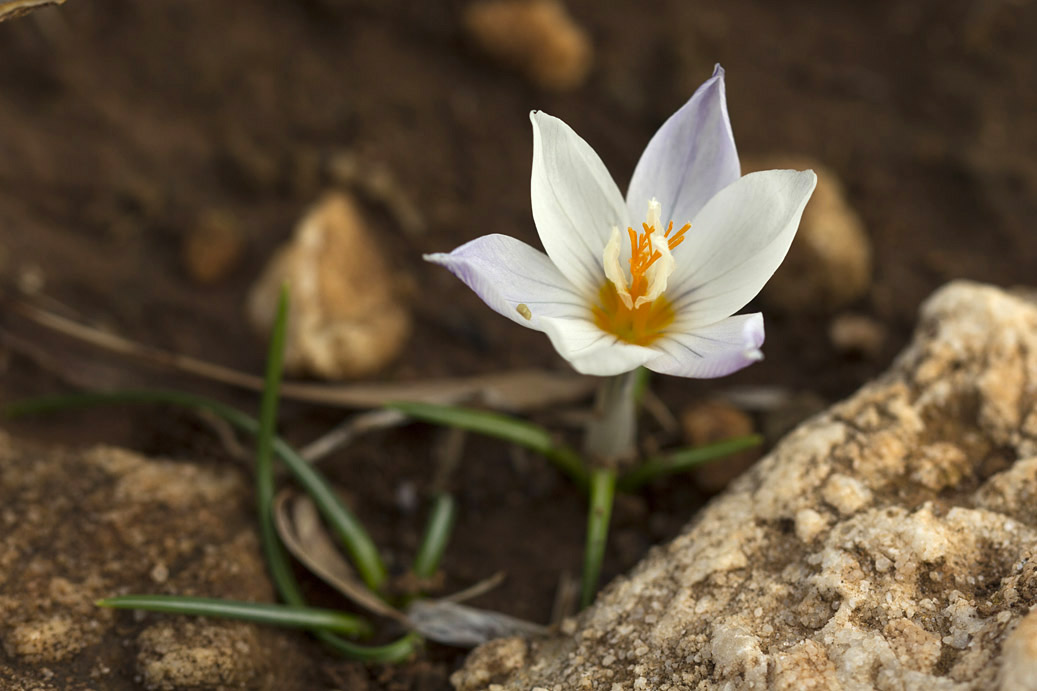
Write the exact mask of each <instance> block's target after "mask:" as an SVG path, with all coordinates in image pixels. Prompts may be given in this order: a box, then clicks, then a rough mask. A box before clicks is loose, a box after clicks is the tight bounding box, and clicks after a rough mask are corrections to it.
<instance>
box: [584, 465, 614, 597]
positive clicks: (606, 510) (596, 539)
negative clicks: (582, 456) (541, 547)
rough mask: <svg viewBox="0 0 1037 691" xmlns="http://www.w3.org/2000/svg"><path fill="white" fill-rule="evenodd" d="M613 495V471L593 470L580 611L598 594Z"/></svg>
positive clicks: (608, 469) (606, 469) (604, 469)
mask: <svg viewBox="0 0 1037 691" xmlns="http://www.w3.org/2000/svg"><path fill="white" fill-rule="evenodd" d="M615 494H616V471H615V470H614V469H612V468H595V469H594V470H592V471H591V483H590V509H589V510H588V512H587V544H586V547H585V548H584V552H583V582H582V585H581V588H580V607H581V608H584V607H587V606H589V605H590V603H591V602H593V600H594V594H595V593H596V592H597V590H598V577H599V576H600V575H601V563H602V561H603V560H604V558H605V544H606V543H607V542H608V534H609V520H610V518H611V517H612V500H613V498H614V497H615Z"/></svg>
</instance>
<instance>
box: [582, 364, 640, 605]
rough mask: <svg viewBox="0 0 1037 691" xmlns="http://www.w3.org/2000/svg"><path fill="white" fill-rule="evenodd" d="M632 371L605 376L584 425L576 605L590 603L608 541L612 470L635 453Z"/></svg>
mask: <svg viewBox="0 0 1037 691" xmlns="http://www.w3.org/2000/svg"><path fill="white" fill-rule="evenodd" d="M637 380H638V373H637V370H634V371H633V372H627V373H626V374H620V375H618V376H615V377H611V378H609V379H606V380H604V381H603V382H602V384H601V388H600V389H599V390H598V399H597V401H596V404H595V409H594V417H593V419H592V420H591V422H590V424H588V425H587V433H586V436H585V437H584V453H585V454H586V457H587V461H588V462H589V464H590V506H589V507H588V510H587V542H586V546H585V547H584V553H583V581H582V586H581V589H580V606H581V607H587V606H588V605H590V603H591V602H592V601H593V600H594V594H595V593H596V592H597V590H598V578H599V576H600V575H601V563H602V561H603V560H604V558H605V545H606V544H607V543H608V534H609V520H610V518H611V517H612V502H613V500H614V498H615V496H616V475H617V469H618V467H619V466H620V465H621V464H622V463H623V462H625V461H630V460H632V459H633V457H634V455H635V453H636V450H637V401H636V394H637V386H636V384H637Z"/></svg>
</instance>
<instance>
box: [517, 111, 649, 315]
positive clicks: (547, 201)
mask: <svg viewBox="0 0 1037 691" xmlns="http://www.w3.org/2000/svg"><path fill="white" fill-rule="evenodd" d="M529 119H530V120H531V121H532V122H533V174H532V178H531V181H530V198H531V201H532V205H533V221H534V223H536V227H537V232H538V233H540V241H541V242H542V243H544V249H545V250H547V254H548V256H549V257H551V261H553V262H554V263H555V266H557V267H558V269H559V271H561V272H562V274H563V275H564V276H565V277H566V278H568V279H569V281H570V282H571V283H573V284H574V285H576V286H577V287H578V288H580V289H581V290H583V291H584V292H585V293H586V294H587V295H591V296H593V295H597V292H598V290H599V289H600V288H601V284H602V282H603V281H604V278H605V277H604V275H603V272H602V269H601V258H602V253H603V252H604V250H605V244H606V243H607V242H608V239H609V234H610V233H611V231H612V228H613V227H619V228H627V227H628V226H629V225H630V223H629V221H628V218H627V210H626V203H625V202H624V201H623V196H622V195H621V194H620V193H619V188H618V187H616V183H615V182H613V180H612V176H610V175H609V172H608V170H606V168H605V164H604V163H602V162H601V159H600V158H598V155H597V154H596V153H594V149H592V148H591V147H590V145H589V144H587V142H585V141H583V139H581V138H580V137H579V135H577V134H576V133H575V132H573V130H572V129H571V128H570V127H569V126H568V125H566V124H565V123H564V122H562V121H561V120H559V119H558V118H555V117H551V116H550V115H547V114H546V113H541V112H537V111H534V112H532V113H530V115H529Z"/></svg>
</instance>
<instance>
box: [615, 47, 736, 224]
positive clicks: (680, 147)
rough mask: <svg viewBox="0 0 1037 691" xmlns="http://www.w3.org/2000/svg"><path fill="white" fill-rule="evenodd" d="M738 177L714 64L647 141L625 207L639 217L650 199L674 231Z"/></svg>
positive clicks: (720, 72)
mask: <svg viewBox="0 0 1037 691" xmlns="http://www.w3.org/2000/svg"><path fill="white" fill-rule="evenodd" d="M739 175H741V166H740V164H739V162H738V151H737V149H735V138H734V134H733V133H732V132H731V121H730V120H729V119H728V116H727V98H726V96H725V88H724V70H723V68H722V67H720V65H717V66H716V68H715V69H714V71H713V76H712V77H711V78H710V79H709V80H707V81H706V82H705V83H704V84H703V85H702V86H700V87H699V88H698V90H696V91H695V93H694V94H693V95H692V97H691V98H690V99H689V100H688V102H687V103H685V104H684V106H683V107H681V109H680V110H678V111H677V112H676V113H674V114H673V115H671V116H670V118H669V119H668V120H667V121H666V122H665V123H663V126H662V127H660V128H659V131H658V132H656V133H655V136H654V137H652V140H651V141H650V142H648V146H647V147H645V150H644V153H643V154H641V160H640V161H638V162H637V167H636V168H634V175H633V176H632V177H631V178H630V188H629V189H628V191H627V207H628V208H629V209H630V214H631V216H632V217H633V218H640V217H641V215H642V214H644V212H645V209H647V208H648V201H649V200H650V199H651V198H652V197H656V198H657V199H658V200H659V202H660V203H661V204H662V210H663V215H664V216H665V217H666V218H668V219H672V220H673V221H674V223H675V224H676V225H677V226H678V227H679V226H681V225H683V224H684V223H686V222H688V221H690V220H691V219H693V218H695V215H696V214H697V213H698V212H699V210H700V209H701V208H702V207H703V206H705V204H706V202H707V201H709V200H710V199H711V198H712V197H713V195H715V194H716V193H717V192H719V191H720V190H722V189H724V188H725V187H727V186H728V185H730V184H731V183H732V182H734V181H735V180H737V179H738V176H739Z"/></svg>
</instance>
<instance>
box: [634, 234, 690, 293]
mask: <svg viewBox="0 0 1037 691" xmlns="http://www.w3.org/2000/svg"><path fill="white" fill-rule="evenodd" d="M641 227H642V228H643V230H642V232H641V233H640V234H638V233H636V232H634V229H633V228H627V235H629V237H630V298H631V299H632V300H633V301H634V302H637V298H639V297H642V296H643V295H644V294H645V292H646V289H647V287H648V281H647V280H646V279H645V274H646V273H647V272H648V269H649V268H651V266H652V264H654V263H655V262H657V261H658V260H659V258H660V257H662V253H661V252H660V251H659V250H657V249H655V247H654V246H653V244H652V233H654V232H655V226H650V225H648V224H647V223H642V224H641ZM690 228H691V224H690V223H685V224H684V227H683V228H681V229H680V230H678V231H677V232H676V233H673V221H670V224H669V226H667V228H666V232H665V233H663V238H665V239H666V246H667V247H669V248H670V250H671V251H672V250H673V249H674V248H675V247H677V245H679V244H681V243H682V242H684V234H685V233H687V232H688V230H689V229H690ZM670 233H673V237H672V238H671V237H670Z"/></svg>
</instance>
